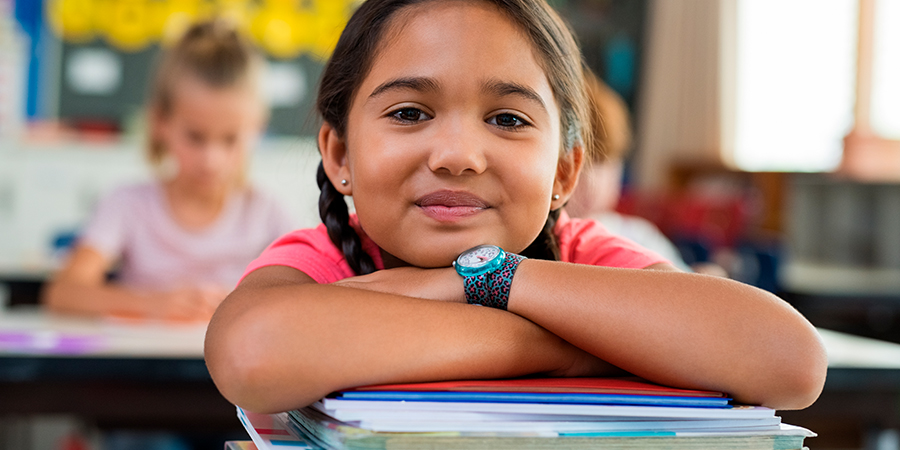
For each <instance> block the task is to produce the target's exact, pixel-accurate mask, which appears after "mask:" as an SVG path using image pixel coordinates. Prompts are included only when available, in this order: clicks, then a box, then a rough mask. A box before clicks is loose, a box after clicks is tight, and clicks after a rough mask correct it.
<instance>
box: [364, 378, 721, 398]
mask: <svg viewBox="0 0 900 450" xmlns="http://www.w3.org/2000/svg"><path fill="white" fill-rule="evenodd" d="M353 390H357V391H450V392H558V393H567V394H618V395H665V396H672V397H725V396H726V395H725V394H724V393H722V392H715V391H700V390H692V389H678V388H673V387H668V386H662V385H659V384H654V383H651V382H649V381H647V380H644V379H641V378H637V377H627V378H512V379H504V380H460V381H437V382H432V383H409V384H381V385H373V386H362V387H358V388H355V389H348V391H353Z"/></svg>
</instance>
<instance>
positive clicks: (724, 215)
mask: <svg viewBox="0 0 900 450" xmlns="http://www.w3.org/2000/svg"><path fill="white" fill-rule="evenodd" d="M750 198H751V196H750V195H748V193H746V192H734V193H722V194H715V195H711V194H710V193H705V192H702V191H690V190H688V191H686V192H682V193H678V194H668V195H660V196H643V197H642V196H639V195H636V194H635V193H634V192H625V193H623V195H622V197H621V198H620V200H619V205H618V206H617V208H616V211H618V212H620V213H622V214H630V215H636V216H640V217H644V218H645V219H647V220H649V221H651V222H653V223H654V224H655V225H656V226H657V227H659V229H660V230H661V231H662V232H663V233H664V234H665V235H666V236H669V237H670V238H675V239H678V240H689V241H695V242H700V243H703V244H705V245H707V246H709V247H711V248H721V247H735V246H736V244H737V243H738V242H739V241H740V240H741V239H742V238H743V237H744V235H745V233H746V232H747V230H748V225H749V223H750V222H751V216H752V213H753V208H752V202H751V200H750Z"/></svg>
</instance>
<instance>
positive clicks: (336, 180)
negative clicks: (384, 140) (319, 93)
mask: <svg viewBox="0 0 900 450" xmlns="http://www.w3.org/2000/svg"><path fill="white" fill-rule="evenodd" d="M319 152H320V153H321V154H322V166H323V167H324V168H325V174H326V175H328V179H329V180H331V184H333V185H334V187H335V188H336V189H337V190H338V192H340V193H341V194H344V195H353V189H352V188H353V184H352V183H351V182H350V168H349V166H348V164H347V144H346V141H345V140H344V138H343V137H341V136H340V135H339V134H338V132H337V130H335V129H334V127H332V126H331V124H330V123H328V122H323V123H322V128H319Z"/></svg>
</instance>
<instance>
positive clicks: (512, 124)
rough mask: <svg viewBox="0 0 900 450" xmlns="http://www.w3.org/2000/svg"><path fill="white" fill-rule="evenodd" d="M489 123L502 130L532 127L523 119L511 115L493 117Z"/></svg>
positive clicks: (503, 114) (504, 114)
mask: <svg viewBox="0 0 900 450" xmlns="http://www.w3.org/2000/svg"><path fill="white" fill-rule="evenodd" d="M488 122H489V123H492V124H494V125H497V126H498V127H500V128H507V129H516V128H521V127H525V126H529V125H531V124H530V123H528V122H526V121H525V120H523V119H522V118H521V117H519V116H516V115H515V114H509V113H502V114H497V115H496V116H494V117H491V118H490V119H489V120H488Z"/></svg>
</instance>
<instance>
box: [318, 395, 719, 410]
mask: <svg viewBox="0 0 900 450" xmlns="http://www.w3.org/2000/svg"><path fill="white" fill-rule="evenodd" d="M336 398H340V399H344V400H388V401H391V400H392V401H408V402H467V403H550V404H565V405H652V406H679V407H692V408H728V407H730V405H729V404H728V402H729V401H730V400H731V399H730V398H728V397H674V396H662V395H622V394H580V393H545V392H462V391H437V392H435V391H345V392H340V393H338V395H337V397H336Z"/></svg>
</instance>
